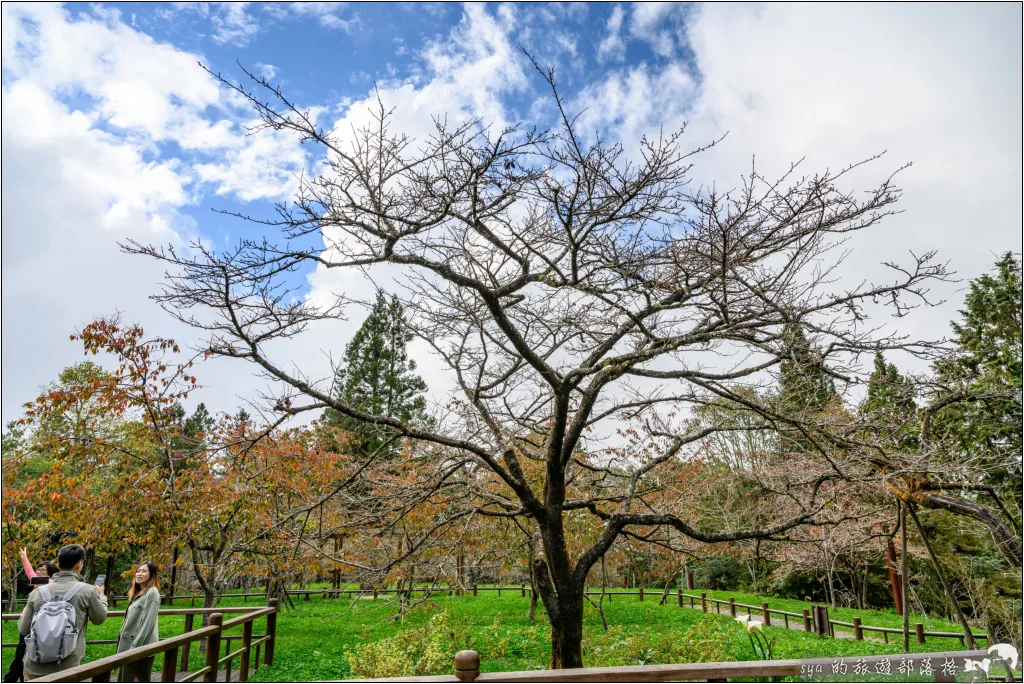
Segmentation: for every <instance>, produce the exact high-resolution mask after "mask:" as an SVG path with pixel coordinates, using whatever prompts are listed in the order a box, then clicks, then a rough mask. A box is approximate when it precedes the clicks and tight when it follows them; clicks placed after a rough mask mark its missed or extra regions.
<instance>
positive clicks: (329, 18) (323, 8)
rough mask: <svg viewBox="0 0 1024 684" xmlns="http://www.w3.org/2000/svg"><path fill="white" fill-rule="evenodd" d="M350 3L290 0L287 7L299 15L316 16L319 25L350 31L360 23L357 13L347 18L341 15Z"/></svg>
mask: <svg viewBox="0 0 1024 684" xmlns="http://www.w3.org/2000/svg"><path fill="white" fill-rule="evenodd" d="M349 6H350V5H349V4H348V3H346V2H292V3H288V5H287V8H288V9H289V10H290V11H291V12H292V14H294V15H295V16H299V17H316V18H317V21H318V22H319V23H320V25H321V26H323V27H324V28H328V29H337V30H340V31H344V32H345V33H352V32H353V31H354V30H356V29H358V28H359V27H360V26H361V25H362V20H361V19H360V18H359V15H358V14H353V15H352V16H351V17H349V18H348V19H345V18H343V17H342V16H341V10H343V9H346V8H348V7H349Z"/></svg>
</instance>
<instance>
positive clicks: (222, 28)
mask: <svg viewBox="0 0 1024 684" xmlns="http://www.w3.org/2000/svg"><path fill="white" fill-rule="evenodd" d="M248 7H249V3H247V2H224V3H218V4H217V8H218V11H217V12H216V13H215V14H213V15H212V16H211V17H210V20H211V21H212V22H213V34H212V36H211V37H212V38H213V40H215V41H216V42H218V43H220V44H222V45H223V44H228V45H235V46H237V47H243V46H245V45H248V44H249V41H250V40H252V39H253V38H255V37H256V34H257V33H259V31H260V23H259V21H258V20H257V19H256V17H254V16H253V15H252V14H249V12H248V11H247V8H248Z"/></svg>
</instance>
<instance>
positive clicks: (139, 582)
mask: <svg viewBox="0 0 1024 684" xmlns="http://www.w3.org/2000/svg"><path fill="white" fill-rule="evenodd" d="M128 601H129V603H128V610H127V611H125V614H124V624H122V625H121V632H120V633H119V634H118V635H117V652H118V653H123V652H124V651H127V650H129V649H132V648H139V647H140V646H146V645H148V644H152V643H153V642H155V641H158V640H159V639H160V633H159V631H158V628H157V617H158V614H159V613H158V611H159V610H160V580H159V579H158V578H157V570H156V565H155V564H154V563H151V562H149V561H146V562H145V563H143V564H142V565H140V566H139V567H138V568H136V569H135V581H133V582H132V588H131V589H129V590H128ZM152 673H153V658H152V657H150V658H144V659H143V660H137V661H135V662H134V663H129V664H128V665H125V666H124V667H122V668H121V671H120V672H119V673H118V675H117V681H119V682H148V681H149V680H150V679H151V675H152Z"/></svg>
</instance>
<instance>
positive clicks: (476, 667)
mask: <svg viewBox="0 0 1024 684" xmlns="http://www.w3.org/2000/svg"><path fill="white" fill-rule="evenodd" d="M479 676H480V654H479V653H477V652H476V651H459V652H458V653H456V654H455V678H456V679H458V680H459V681H460V682H472V681H473V680H475V679H476V678H477V677H479Z"/></svg>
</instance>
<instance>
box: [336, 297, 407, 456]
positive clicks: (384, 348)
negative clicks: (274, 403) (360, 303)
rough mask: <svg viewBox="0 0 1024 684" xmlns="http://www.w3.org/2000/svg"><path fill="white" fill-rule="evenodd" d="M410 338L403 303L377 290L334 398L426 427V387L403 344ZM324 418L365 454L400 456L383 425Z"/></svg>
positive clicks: (349, 348) (347, 351) (338, 416)
mask: <svg viewBox="0 0 1024 684" xmlns="http://www.w3.org/2000/svg"><path fill="white" fill-rule="evenodd" d="M411 339H412V335H411V334H410V333H409V332H408V331H407V329H406V326H405V320H404V317H403V307H402V304H401V302H399V301H398V298H397V297H392V298H391V300H390V301H388V299H387V297H385V295H384V292H383V291H380V290H378V292H377V300H376V302H375V303H374V305H373V309H372V310H371V311H370V315H369V316H368V317H367V319H366V320H365V321H363V324H362V326H361V327H360V328H359V330H358V331H357V332H356V334H355V336H354V337H353V338H352V341H351V342H350V343H349V344H348V345H347V346H346V347H345V358H344V362H343V365H342V366H341V367H340V368H339V369H338V371H337V372H336V374H335V376H334V388H333V394H334V396H335V397H336V398H338V399H339V400H341V401H342V402H344V403H345V404H346V405H348V406H351V407H353V408H356V409H359V410H360V411H364V412H366V413H372V414H374V415H378V416H388V417H391V418H395V419H397V420H399V421H402V422H403V423H406V424H409V423H414V422H416V421H424V422H425V421H426V420H427V418H426V415H425V408H426V401H425V399H424V396H423V395H424V393H425V392H426V390H427V385H426V383H425V382H423V379H422V378H420V377H419V375H417V374H416V362H415V361H413V360H412V359H410V358H409V355H408V353H407V352H406V348H405V345H406V343H407V342H408V341H409V340H411ZM324 418H325V420H326V421H327V422H328V423H329V424H330V425H332V426H334V427H337V428H341V429H343V430H347V431H348V432H351V433H352V434H353V435H354V436H355V444H356V448H357V449H358V450H359V451H360V452H362V453H366V454H369V453H373V452H375V451H377V450H378V449H381V448H385V447H386V449H387V451H389V452H391V453H396V452H397V449H398V446H399V445H398V444H396V443H394V442H393V441H392V437H393V436H392V435H391V434H390V431H389V430H388V429H387V428H385V427H383V426H379V425H374V424H371V423H365V422H363V421H360V420H356V419H354V418H351V417H349V416H346V415H344V414H342V413H340V412H338V411H336V410H335V409H327V410H326V411H325V412H324Z"/></svg>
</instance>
